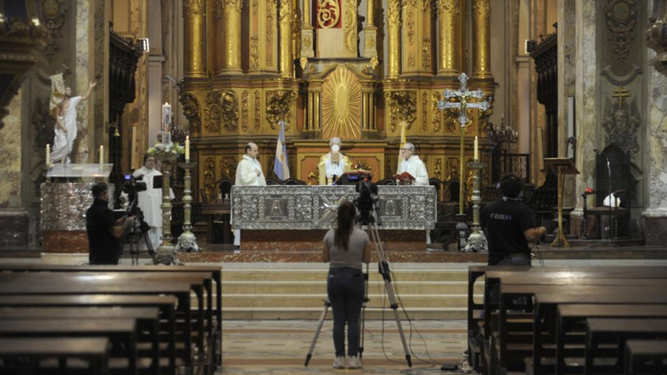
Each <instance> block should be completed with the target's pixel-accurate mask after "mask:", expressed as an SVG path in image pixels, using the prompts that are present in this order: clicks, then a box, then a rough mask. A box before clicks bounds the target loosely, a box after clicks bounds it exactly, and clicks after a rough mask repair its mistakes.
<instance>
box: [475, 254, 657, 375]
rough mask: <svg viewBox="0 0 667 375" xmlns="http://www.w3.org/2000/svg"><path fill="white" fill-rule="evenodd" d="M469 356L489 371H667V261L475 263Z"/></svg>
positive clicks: (494, 374)
mask: <svg viewBox="0 0 667 375" xmlns="http://www.w3.org/2000/svg"><path fill="white" fill-rule="evenodd" d="M481 281H483V282H484V299H483V301H480V302H478V301H476V299H475V296H474V290H475V284H476V283H478V282H481ZM468 354H469V361H470V364H471V365H472V366H473V367H474V368H475V370H476V371H477V372H479V373H486V374H487V375H506V374H508V373H525V374H536V375H537V374H549V375H551V374H558V375H564V374H586V375H590V374H623V373H625V374H665V373H667V371H666V370H667V368H666V367H664V366H665V363H667V362H665V360H667V267H508V266H496V267H488V266H476V267H470V269H469V272H468Z"/></svg>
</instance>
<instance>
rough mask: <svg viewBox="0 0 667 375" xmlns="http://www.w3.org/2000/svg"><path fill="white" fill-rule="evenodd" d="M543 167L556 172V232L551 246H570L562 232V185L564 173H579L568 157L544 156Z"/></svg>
mask: <svg viewBox="0 0 667 375" xmlns="http://www.w3.org/2000/svg"><path fill="white" fill-rule="evenodd" d="M544 167H545V169H546V170H547V171H557V172H558V234H557V235H556V239H554V242H552V243H551V246H553V247H561V246H562V247H570V244H569V243H567V238H565V233H563V185H564V181H565V175H566V174H579V171H578V170H577V167H575V166H574V164H573V163H572V159H570V158H544Z"/></svg>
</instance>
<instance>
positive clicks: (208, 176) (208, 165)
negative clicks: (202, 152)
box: [204, 156, 217, 201]
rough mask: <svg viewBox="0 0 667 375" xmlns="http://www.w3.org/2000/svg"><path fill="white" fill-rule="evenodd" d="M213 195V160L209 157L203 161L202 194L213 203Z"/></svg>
mask: <svg viewBox="0 0 667 375" xmlns="http://www.w3.org/2000/svg"><path fill="white" fill-rule="evenodd" d="M215 193H216V191H215V160H214V159H213V158H212V157H210V156H209V157H207V158H206V160H204V194H206V197H207V198H208V200H209V201H213V200H214V199H216V198H217V197H216V194H215Z"/></svg>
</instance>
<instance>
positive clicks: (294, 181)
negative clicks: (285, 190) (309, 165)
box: [283, 177, 308, 186]
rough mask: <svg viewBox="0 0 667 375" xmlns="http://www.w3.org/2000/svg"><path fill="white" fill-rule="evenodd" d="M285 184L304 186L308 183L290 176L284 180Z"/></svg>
mask: <svg viewBox="0 0 667 375" xmlns="http://www.w3.org/2000/svg"><path fill="white" fill-rule="evenodd" d="M283 185H290V186H296V185H298V186H302V185H308V184H307V183H306V182H305V181H301V180H297V179H296V178H292V177H290V178H288V179H287V180H285V181H283Z"/></svg>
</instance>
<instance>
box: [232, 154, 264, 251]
mask: <svg viewBox="0 0 667 375" xmlns="http://www.w3.org/2000/svg"><path fill="white" fill-rule="evenodd" d="M257 155H259V148H258V147H257V145H256V144H254V143H252V142H250V143H248V144H247V145H246V146H245V155H243V159H241V162H240V163H239V165H238V166H237V167H236V181H235V183H234V184H235V185H236V186H266V179H265V178H264V172H263V171H262V165H261V164H260V163H259V160H257ZM232 220H233V218H232ZM234 246H241V230H240V229H235V230H234Z"/></svg>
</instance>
